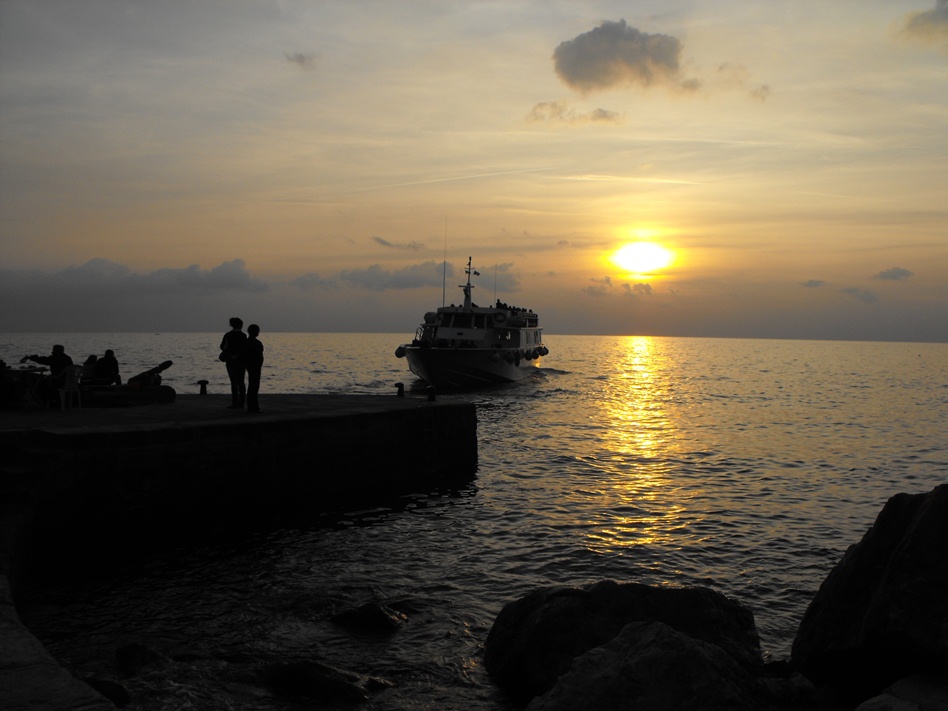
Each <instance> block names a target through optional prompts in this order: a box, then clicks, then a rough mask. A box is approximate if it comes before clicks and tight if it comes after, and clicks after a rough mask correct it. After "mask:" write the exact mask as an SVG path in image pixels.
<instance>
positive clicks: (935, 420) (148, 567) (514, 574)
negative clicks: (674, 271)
mask: <svg viewBox="0 0 948 711" xmlns="http://www.w3.org/2000/svg"><path fill="white" fill-rule="evenodd" d="M221 335H222V334H221V333H216V334H195V333H187V334H177V333H170V334H121V333H117V334H15V335H5V336H0V358H3V359H4V360H5V361H7V362H8V363H10V362H16V361H18V360H19V358H20V357H22V356H23V355H26V354H28V353H39V354H47V353H49V350H50V347H51V345H52V344H53V343H54V342H56V343H63V344H64V345H65V346H66V350H67V352H68V353H69V354H70V355H71V356H72V357H73V359H74V360H76V361H77V362H81V361H82V360H84V359H85V357H86V356H87V355H88V354H89V353H97V354H101V353H102V352H103V351H104V350H105V349H106V348H112V349H113V350H115V352H116V355H117V357H118V359H119V362H120V363H121V364H122V371H123V376H124V377H126V378H127V377H128V376H129V375H133V374H135V373H137V372H140V371H142V370H145V369H147V368H150V367H152V366H154V365H157V364H158V363H160V362H161V361H163V360H166V359H170V360H172V361H174V365H173V366H172V367H171V368H170V369H169V370H167V371H165V373H164V376H165V379H164V383H165V384H167V385H171V386H172V387H174V388H175V389H176V390H177V391H178V392H179V393H196V392H198V386H197V384H196V383H197V381H198V380H201V379H206V380H208V381H210V385H209V390H210V391H211V392H222V393H223V392H227V391H228V386H227V378H226V373H225V372H224V367H223V364H221V363H220V362H218V361H217V354H218V343H219V341H220V338H221ZM410 338H411V334H401V335H399V334H387V335H386V334H323V333H320V334H268V333H263V334H261V340H262V341H263V342H264V344H265V346H266V363H265V365H264V376H263V383H262V386H261V407H262V408H263V409H264V410H266V396H267V393H268V392H274V393H275V392H280V393H330V392H345V393H386V394H389V393H391V394H393V393H394V392H395V383H397V382H404V383H405V384H406V386H408V394H409V396H418V397H421V396H422V393H423V390H422V389H421V388H419V387H418V383H417V381H416V380H415V378H414V376H412V375H411V374H410V373H409V372H408V371H407V367H406V365H405V362H404V361H403V360H398V359H396V358H395V357H394V350H395V348H396V346H398V345H399V344H400V343H402V342H405V341H407V340H410ZM545 343H546V345H547V346H548V347H549V348H550V355H549V356H547V357H545V358H543V360H542V362H541V364H540V367H539V368H538V369H536V370H535V371H534V372H533V373H532V374H531V375H530V376H529V377H528V378H526V379H525V380H524V381H522V382H520V383H517V384H514V385H510V386H504V387H497V388H493V389H490V390H486V391H481V392H478V393H469V394H456V395H442V396H441V399H459V400H465V401H472V402H475V403H476V404H477V413H478V442H479V470H478V475H477V478H476V480H474V481H473V482H472V483H471V484H470V485H468V486H466V487H464V488H462V489H460V490H455V491H431V492H428V491H421V492H416V493H415V494H413V495H410V496H405V497H403V498H400V499H399V500H397V501H393V502H391V503H390V504H389V505H385V506H379V507H373V508H371V509H366V510H353V511H350V512H345V513H344V514H341V515H332V516H320V515H315V514H314V516H313V520H312V522H311V524H308V525H307V526H305V527H300V526H298V525H296V526H293V527H286V528H280V527H275V528H274V527H270V528H267V529H264V530H260V531H258V532H255V533H252V534H248V535H244V536H242V537H240V539H239V540H237V539H234V538H233V537H228V536H227V535H224V534H222V535H220V536H218V537H211V539H209V540H201V541H195V542H194V544H193V545H189V546H185V547H176V548H174V549H173V550H156V551H151V552H148V553H142V554H141V555H136V556H129V557H125V558H122V559H119V560H114V561H110V559H109V556H108V552H107V551H89V559H88V560H87V561H82V560H79V561H76V570H75V571H71V572H70V573H69V574H68V575H62V574H56V575H51V576H50V578H49V580H47V581H46V582H45V584H39V585H37V586H36V587H35V588H34V589H32V590H31V591H30V599H29V600H28V601H27V602H26V604H25V605H23V606H22V607H21V613H22V616H23V618H24V620H25V622H26V623H27V624H28V626H29V627H30V628H31V629H32V630H33V632H34V633H35V634H36V635H37V636H38V637H39V638H40V639H41V640H43V642H44V643H45V644H46V645H47V647H48V649H49V650H50V651H51V652H52V653H53V654H54V655H56V656H57V658H59V659H60V660H61V661H62V662H63V663H64V664H65V665H66V666H68V667H69V668H71V669H73V670H75V671H76V673H78V674H99V675H101V676H107V675H108V671H107V670H108V669H109V667H110V664H111V659H112V657H113V655H114V650H115V648H116V647H118V646H120V645H122V644H125V643H128V642H141V643H145V644H148V645H149V646H151V647H153V648H155V649H157V650H159V651H162V652H164V653H166V654H169V655H172V654H173V655H182V654H183V653H184V654H185V655H186V656H184V657H182V660H181V661H176V662H175V663H174V664H173V665H172V666H171V667H170V668H168V669H166V670H164V671H161V672H157V673H154V674H152V675H149V676H147V677H145V678H140V679H137V680H132V681H129V682H127V684H128V686H129V689H130V690H131V691H132V692H133V694H134V695H135V698H136V701H135V703H134V704H133V706H132V707H130V708H133V709H142V710H148V711H151V710H152V709H167V710H178V709H205V708H209V709H249V710H250V711H272V710H280V711H297V710H299V709H305V708H308V709H312V708H333V707H332V706H320V705H314V704H313V703H312V702H301V701H299V700H294V699H287V698H281V697H278V696H274V695H272V694H271V693H270V692H268V691H266V690H265V689H262V688H261V687H259V686H258V685H255V684H253V683H251V681H252V679H251V677H252V675H251V671H252V669H253V668H254V665H255V664H257V663H259V662H261V661H280V660H291V659H298V658H301V657H302V658H309V659H314V660H318V661H322V662H325V663H328V664H332V665H334V666H338V667H342V668H345V669H350V670H353V671H358V672H362V673H367V674H374V675H379V676H383V677H386V678H388V679H391V680H393V681H394V682H395V683H396V686H395V687H394V688H392V689H390V690H387V691H384V692H381V693H379V694H378V695H376V696H374V697H373V698H372V699H371V700H370V701H369V702H368V703H367V704H365V705H364V706H363V708H365V709H369V710H371V711H376V710H381V709H386V710H388V709H408V710H413V709H414V710H421V709H448V710H455V709H456V710H457V711H461V710H462V709H463V710H465V711H469V710H472V709H473V710H485V711H486V710H488V709H506V708H508V707H507V706H506V704H505V702H504V700H503V697H502V696H501V695H500V694H499V693H498V692H497V691H496V690H495V689H494V688H493V686H492V685H491V683H490V681H489V680H488V678H487V674H486V672H485V670H484V668H483V664H482V650H483V643H484V640H485V639H486V637H487V633H488V631H489V630H490V627H491V624H492V623H493V620H494V618H495V617H496V615H497V613H498V612H499V611H500V609H501V607H502V606H503V605H504V604H505V603H506V602H508V601H510V600H513V599H515V598H517V597H519V596H521V595H524V594H526V593H527V592H529V591H531V590H534V589H536V588H539V587H542V586H547V585H579V584H583V583H588V582H592V581H597V580H601V579H604V578H610V579H615V580H621V581H638V582H643V583H649V584H655V585H702V586H707V587H710V588H713V589H715V590H718V591H720V592H722V593H724V594H726V595H728V596H731V597H733V598H735V599H737V600H739V601H741V602H743V603H745V604H746V605H748V606H749V607H750V608H751V609H753V610H754V613H755V616H756V620H757V625H758V628H759V631H760V637H761V646H762V648H763V649H764V651H765V654H766V655H767V657H768V658H770V659H783V658H786V657H788V656H789V653H790V645H791V643H792V640H793V637H794V634H795V633H796V629H797V626H798V624H799V621H800V619H801V617H802V615H803V613H804V610H805V609H806V606H807V604H808V603H809V601H810V599H811V598H812V596H813V594H814V593H815V591H816V589H817V588H818V587H819V585H820V583H821V582H822V581H823V579H824V578H825V576H826V575H827V573H828V572H829V571H830V569H831V568H832V567H833V566H834V565H835V563H836V562H837V561H838V560H839V558H840V557H841V556H842V554H843V552H844V551H845V550H846V548H847V547H848V546H850V545H851V544H853V543H856V542H858V541H859V540H860V538H861V537H862V536H863V534H864V533H865V531H866V530H867V529H868V528H869V526H870V525H871V524H872V522H873V521H874V519H875V517H876V515H877V513H878V512H879V511H880V509H881V508H882V506H883V505H884V504H885V502H886V500H887V499H888V498H889V497H890V496H892V495H894V494H897V493H899V492H911V493H920V492H925V491H929V490H930V489H932V488H933V487H934V486H936V485H938V484H942V483H945V482H946V481H948V344H925V343H860V342H808V341H777V340H737V339H735V340H725V339H687V338H647V337H606V336H602V337H586V336H582V337H581V336H555V335H553V336H548V337H547V338H546V339H545ZM419 446H421V445H420V443H419ZM316 473H322V474H325V475H338V476H345V472H319V470H318V467H317V466H315V465H314V474H316ZM91 561H97V563H98V564H96V565H90V564H89V563H90V562H91ZM103 561H104V562H103ZM84 571H85V572H84ZM365 602H380V603H384V604H390V605H397V606H398V607H399V608H400V609H403V610H408V611H409V612H408V618H409V620H408V623H407V625H406V626H405V627H404V628H403V629H401V630H400V631H398V632H396V633H394V634H392V635H390V636H382V637H380V636H371V635H361V636H360V635H356V634H352V633H350V632H347V631H345V630H343V629H341V628H339V627H336V626H334V625H333V624H332V623H331V622H330V620H329V618H330V617H331V616H332V615H333V614H335V613H337V612H340V611H343V610H346V609H350V608H353V607H356V606H358V605H360V604H362V603H365Z"/></svg>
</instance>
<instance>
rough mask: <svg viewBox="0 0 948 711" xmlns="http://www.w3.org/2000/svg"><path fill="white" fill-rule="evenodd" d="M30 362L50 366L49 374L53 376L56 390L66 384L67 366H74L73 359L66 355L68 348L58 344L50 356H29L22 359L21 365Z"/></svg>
mask: <svg viewBox="0 0 948 711" xmlns="http://www.w3.org/2000/svg"><path fill="white" fill-rule="evenodd" d="M28 360H31V361H33V362H34V363H39V364H40V365H48V366H49V372H50V374H51V375H52V376H53V382H52V385H53V387H54V388H56V387H60V386H61V385H62V383H64V382H65V380H66V376H65V374H64V373H63V370H65V368H66V366H67V365H72V358H70V357H69V356H68V355H66V348H65V347H64V346H61V345H59V344H58V343H57V344H56V345H54V346H53V352H52V353H50V354H49V355H48V356H38V355H28V356H23V358H21V359H20V362H21V363H26V362H27V361H28Z"/></svg>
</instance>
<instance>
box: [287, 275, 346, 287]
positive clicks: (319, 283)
mask: <svg viewBox="0 0 948 711" xmlns="http://www.w3.org/2000/svg"><path fill="white" fill-rule="evenodd" d="M290 286H295V287H296V288H297V289H302V290H303V291H309V290H310V289H316V288H320V287H322V288H333V287H335V286H337V283H336V280H335V279H323V278H322V277H321V276H319V274H316V273H314V272H308V273H306V274H303V275H302V276H298V277H296V279H292V280H291V281H290Z"/></svg>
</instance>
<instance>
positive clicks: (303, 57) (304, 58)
mask: <svg viewBox="0 0 948 711" xmlns="http://www.w3.org/2000/svg"><path fill="white" fill-rule="evenodd" d="M284 56H285V57H286V61H288V62H290V63H291V64H295V65H297V66H298V67H299V68H300V69H306V70H307V71H308V70H311V69H315V67H316V55H315V54H304V53H303V52H292V53H291V52H284Z"/></svg>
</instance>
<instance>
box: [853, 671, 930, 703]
mask: <svg viewBox="0 0 948 711" xmlns="http://www.w3.org/2000/svg"><path fill="white" fill-rule="evenodd" d="M946 709H948V679H946V678H942V679H936V678H934V677H930V676H924V675H916V676H911V677H907V678H905V679H900V680H899V681H897V682H895V684H893V685H892V686H890V687H889V688H888V689H886V690H885V692H884V693H882V694H880V695H879V696H874V697H873V698H871V699H869V700H868V701H865V702H863V703H861V704H859V706H858V708H857V709H856V711H945V710H946Z"/></svg>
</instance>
